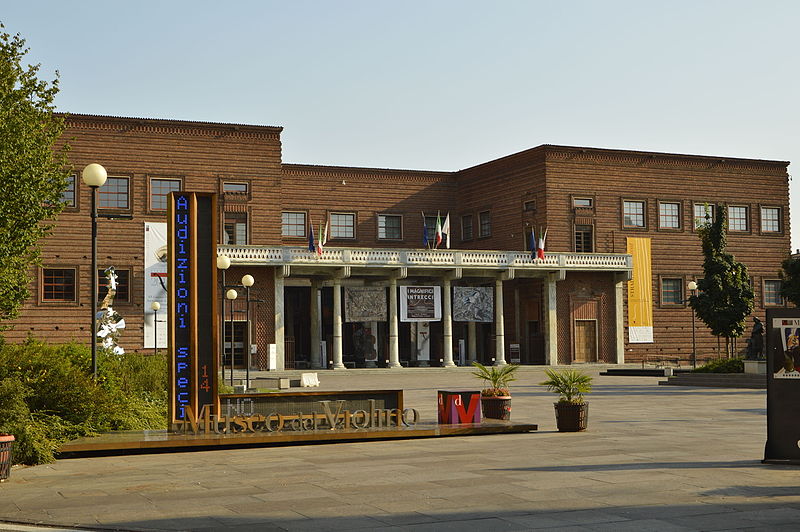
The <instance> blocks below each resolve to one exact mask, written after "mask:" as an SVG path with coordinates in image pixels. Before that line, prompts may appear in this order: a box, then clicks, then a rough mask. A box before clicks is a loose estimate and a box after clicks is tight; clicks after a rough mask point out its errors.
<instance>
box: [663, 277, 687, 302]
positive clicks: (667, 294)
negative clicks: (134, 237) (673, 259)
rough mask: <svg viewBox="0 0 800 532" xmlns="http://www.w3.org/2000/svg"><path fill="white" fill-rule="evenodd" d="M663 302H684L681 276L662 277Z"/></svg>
mask: <svg viewBox="0 0 800 532" xmlns="http://www.w3.org/2000/svg"><path fill="white" fill-rule="evenodd" d="M661 304H662V305H682V304H683V279H681V278H680V277H670V278H668V277H664V278H662V279H661Z"/></svg>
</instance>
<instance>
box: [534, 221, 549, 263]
mask: <svg viewBox="0 0 800 532" xmlns="http://www.w3.org/2000/svg"><path fill="white" fill-rule="evenodd" d="M546 238H547V228H546V227H545V229H544V232H542V230H541V228H540V229H539V249H537V250H536V258H537V259H543V258H544V241H545V239H546Z"/></svg>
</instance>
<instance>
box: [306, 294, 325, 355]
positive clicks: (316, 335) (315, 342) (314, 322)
mask: <svg viewBox="0 0 800 532" xmlns="http://www.w3.org/2000/svg"><path fill="white" fill-rule="evenodd" d="M318 296H319V281H317V280H315V279H312V280H311V296H310V298H309V305H311V306H310V308H311V316H310V322H311V323H310V327H311V334H310V336H311V367H312V368H314V369H319V368H321V367H323V364H322V356H321V355H322V353H321V352H320V345H319V342H320V331H321V329H322V320H321V319H320V312H319V297H318Z"/></svg>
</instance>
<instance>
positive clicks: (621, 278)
mask: <svg viewBox="0 0 800 532" xmlns="http://www.w3.org/2000/svg"><path fill="white" fill-rule="evenodd" d="M626 280H627V276H626V275H625V274H619V273H618V274H616V275H615V276H614V318H615V319H614V338H615V343H614V347H615V351H616V363H617V364H624V363H625V329H624V323H625V322H624V319H623V318H624V313H623V310H622V306H623V304H624V297H625V291H624V287H623V283H624V282H625V281H626Z"/></svg>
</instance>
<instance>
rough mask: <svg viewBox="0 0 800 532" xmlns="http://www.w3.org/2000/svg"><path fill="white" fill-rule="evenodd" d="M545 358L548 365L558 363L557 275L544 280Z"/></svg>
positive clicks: (551, 275)
mask: <svg viewBox="0 0 800 532" xmlns="http://www.w3.org/2000/svg"><path fill="white" fill-rule="evenodd" d="M543 310H544V358H545V364H547V365H548V366H556V365H558V322H557V313H556V276H555V274H552V273H551V274H548V276H547V277H546V278H545V280H544V309H543Z"/></svg>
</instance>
